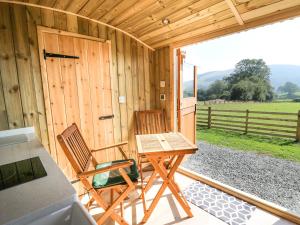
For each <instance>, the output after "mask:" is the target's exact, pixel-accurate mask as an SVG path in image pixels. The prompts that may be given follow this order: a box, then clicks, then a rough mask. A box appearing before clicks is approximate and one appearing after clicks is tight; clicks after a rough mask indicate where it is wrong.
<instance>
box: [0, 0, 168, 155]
mask: <svg viewBox="0 0 300 225" xmlns="http://www.w3.org/2000/svg"><path fill="white" fill-rule="evenodd" d="M37 25H41V26H46V27H50V28H54V29H60V30H64V31H69V32H74V33H79V34H84V35H88V36H94V37H99V38H103V39H107V40H110V41H111V48H112V49H111V50H112V71H111V76H112V81H113V83H114V85H113V111H114V116H115V117H114V119H113V123H114V139H115V142H119V141H125V140H129V142H130V147H129V149H128V150H127V151H128V153H129V155H130V157H135V144H134V143H135V140H134V124H133V112H134V111H135V110H145V109H150V108H160V107H162V108H165V109H166V110H167V111H168V110H169V107H168V104H167V101H165V102H160V101H159V91H162V90H160V88H159V83H158V82H159V80H160V79H165V80H166V88H165V90H163V91H167V89H168V86H169V84H168V79H166V77H168V76H169V70H166V69H163V67H164V66H167V63H168V60H166V59H167V57H168V56H167V54H168V53H167V51H166V50H159V52H158V54H157V53H153V52H152V51H151V50H148V49H147V48H146V47H144V46H143V45H141V44H140V43H137V42H136V41H135V40H133V39H131V38H129V37H128V36H125V35H124V34H122V33H120V32H116V31H115V30H112V29H108V28H107V27H105V26H102V25H99V24H96V23H93V22H91V21H88V20H85V19H82V18H77V17H76V16H71V15H67V14H64V13H58V12H53V11H51V10H45V9H38V8H32V7H25V6H19V5H13V4H6V3H0V78H1V79H0V130H5V129H13V128H20V127H25V126H34V127H35V130H36V133H37V135H38V137H39V138H40V140H41V142H42V143H43V145H44V146H45V147H46V148H47V149H49V141H48V133H47V121H46V116H45V107H44V97H43V89H42V79H41V70H40V62H39V54H38V42H37V29H36V26H37ZM154 56H155V59H154ZM161 60H163V62H160V61H161ZM154 61H155V65H161V67H159V71H158V73H155V76H154V70H155V69H157V68H155V65H154ZM119 96H125V97H126V103H125V104H119V102H118V100H119ZM167 99H168V95H167Z"/></svg>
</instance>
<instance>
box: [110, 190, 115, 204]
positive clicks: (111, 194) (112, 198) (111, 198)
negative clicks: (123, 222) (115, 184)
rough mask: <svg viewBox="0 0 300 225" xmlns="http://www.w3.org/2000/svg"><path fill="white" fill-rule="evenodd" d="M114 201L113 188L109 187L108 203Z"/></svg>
mask: <svg viewBox="0 0 300 225" xmlns="http://www.w3.org/2000/svg"><path fill="white" fill-rule="evenodd" d="M113 202H114V189H113V188H112V189H110V205H112V204H113Z"/></svg>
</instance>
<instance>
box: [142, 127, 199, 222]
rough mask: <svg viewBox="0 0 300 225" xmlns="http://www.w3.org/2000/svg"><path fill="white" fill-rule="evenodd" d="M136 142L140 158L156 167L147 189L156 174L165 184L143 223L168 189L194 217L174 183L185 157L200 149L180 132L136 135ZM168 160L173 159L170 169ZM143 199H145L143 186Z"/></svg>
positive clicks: (190, 215) (146, 211)
mask: <svg viewBox="0 0 300 225" xmlns="http://www.w3.org/2000/svg"><path fill="white" fill-rule="evenodd" d="M136 141H137V148H138V154H139V156H144V157H146V158H147V159H148V160H149V162H150V163H151V164H152V166H153V167H154V172H153V174H152V176H151V178H150V179H149V181H148V183H147V185H146V188H148V189H149V188H150V187H151V185H152V183H153V181H154V178H155V177H156V174H159V176H160V177H161V178H162V179H163V184H162V186H161V187H160V189H159V191H158V193H157V194H156V196H155V198H154V199H153V201H152V203H151V205H150V207H149V208H148V209H146V210H145V215H144V218H143V220H142V223H145V222H146V221H147V220H148V218H149V217H150V215H151V213H152V212H153V210H154V208H155V207H156V205H157V203H158V201H159V199H160V198H161V196H162V194H163V192H164V191H165V189H166V188H167V187H168V188H169V189H170V190H171V192H172V194H173V195H174V196H175V198H176V199H177V200H178V202H179V204H180V205H181V206H182V208H183V209H184V211H185V212H186V213H187V215H188V216H189V217H192V216H193V214H192V212H191V209H190V207H189V205H188V203H187V202H186V200H185V198H184V197H183V195H182V194H181V191H180V189H179V187H178V185H177V184H176V183H175V181H174V174H175V172H176V170H177V169H178V167H179V165H180V163H181V162H182V160H183V158H184V156H185V155H187V154H193V153H195V152H196V151H197V149H198V148H197V146H196V145H194V144H193V143H191V142H190V141H189V140H187V139H186V138H185V137H184V136H183V135H182V134H181V133H179V132H175V133H162V134H144V135H136ZM168 158H171V160H170V164H169V165H168V167H166V166H165V164H164V162H165V160H166V159H168ZM142 182H143V181H142ZM142 197H143V198H144V197H145V196H144V186H143V184H142ZM145 208H146V207H145Z"/></svg>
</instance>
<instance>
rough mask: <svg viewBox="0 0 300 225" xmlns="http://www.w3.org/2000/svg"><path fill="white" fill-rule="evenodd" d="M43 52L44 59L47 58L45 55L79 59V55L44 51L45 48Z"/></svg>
mask: <svg viewBox="0 0 300 225" xmlns="http://www.w3.org/2000/svg"><path fill="white" fill-rule="evenodd" d="M43 52H44V59H45V60H46V59H47V57H50V58H65V59H79V56H73V55H62V54H57V53H50V52H46V50H45V49H44V50H43Z"/></svg>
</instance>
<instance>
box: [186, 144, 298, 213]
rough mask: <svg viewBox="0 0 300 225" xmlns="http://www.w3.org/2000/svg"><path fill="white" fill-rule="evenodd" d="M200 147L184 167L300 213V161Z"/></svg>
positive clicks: (214, 147)
mask: <svg viewBox="0 0 300 225" xmlns="http://www.w3.org/2000/svg"><path fill="white" fill-rule="evenodd" d="M198 147H199V151H198V152H197V153H196V154H194V155H192V156H190V158H189V159H188V160H187V161H185V162H184V164H183V166H184V167H186V168H188V169H190V170H193V171H196V172H198V173H201V174H203V175H206V176H208V177H211V178H213V179H215V180H218V181H220V182H223V183H225V184H227V185H230V186H233V187H235V188H237V189H240V190H242V191H245V192H248V193H251V194H254V195H256V196H258V197H260V198H262V199H265V200H268V201H271V202H274V203H276V204H278V205H281V206H283V207H285V208H288V209H290V210H292V211H294V212H296V213H298V214H300V163H296V162H291V161H287V160H283V159H276V158H273V157H270V156H267V155H262V154H260V155H258V154H257V153H253V152H244V151H237V150H232V149H229V148H226V147H219V146H215V145H211V144H209V143H206V142H203V141H200V142H198ZM299 151H300V148H299Z"/></svg>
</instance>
